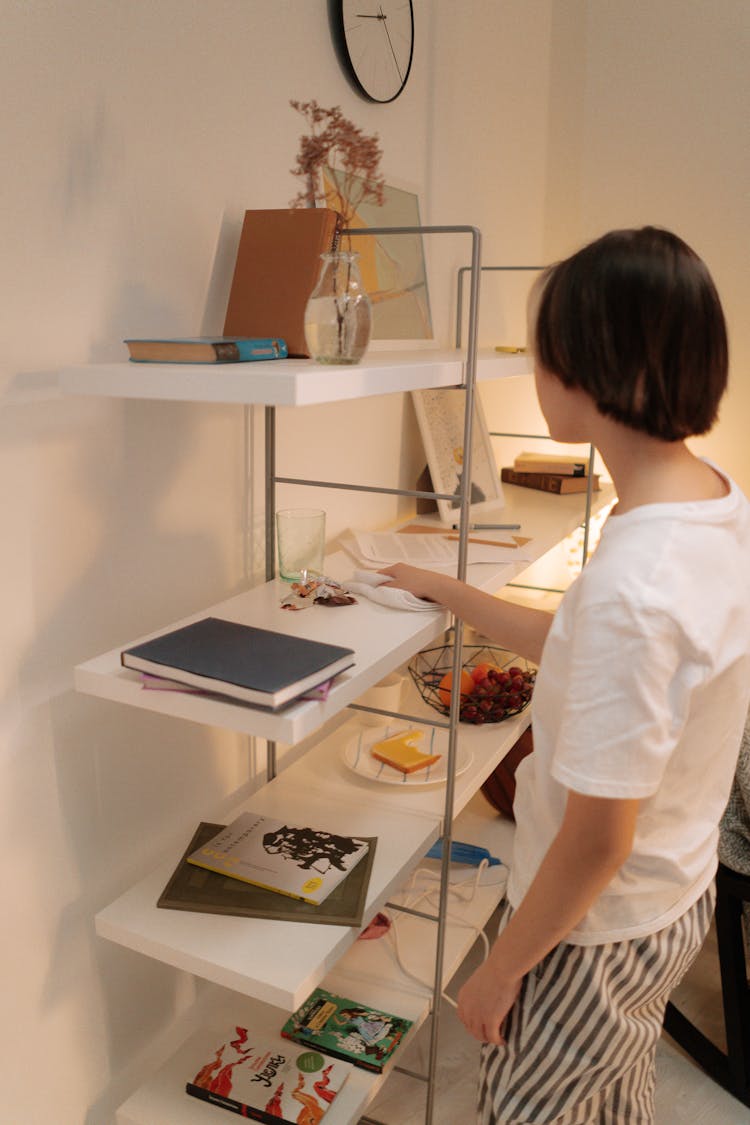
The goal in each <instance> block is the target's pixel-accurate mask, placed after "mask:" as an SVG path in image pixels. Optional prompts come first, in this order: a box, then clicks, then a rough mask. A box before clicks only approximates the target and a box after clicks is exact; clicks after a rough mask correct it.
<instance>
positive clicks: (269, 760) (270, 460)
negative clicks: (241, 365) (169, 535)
mask: <svg viewBox="0 0 750 1125" xmlns="http://www.w3.org/2000/svg"><path fill="white" fill-rule="evenodd" d="M264 444H265V469H266V500H265V503H266V507H265V520H266V582H273V579H274V577H275V575H276V546H275V541H274V530H275V528H274V525H275V523H276V407H275V406H267V407H266V410H265V443H264ZM275 777H276V743H275V741H273V740H272V739H268V740H267V741H266V780H267V781H273V779H274V778H275Z"/></svg>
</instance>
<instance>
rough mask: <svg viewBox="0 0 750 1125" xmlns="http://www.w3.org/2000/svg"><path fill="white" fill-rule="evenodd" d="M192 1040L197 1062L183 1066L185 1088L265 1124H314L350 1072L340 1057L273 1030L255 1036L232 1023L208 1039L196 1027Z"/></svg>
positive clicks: (233, 1111)
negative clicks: (220, 1036)
mask: <svg viewBox="0 0 750 1125" xmlns="http://www.w3.org/2000/svg"><path fill="white" fill-rule="evenodd" d="M198 1040H199V1037H198V1036H196V1050H195V1056H196V1058H197V1059H199V1060H200V1065H199V1069H198V1070H197V1072H192V1073H191V1072H189V1073H191V1078H190V1079H189V1080H188V1081H187V1082H186V1084H185V1090H186V1092H187V1093H188V1094H191V1095H192V1096H193V1097H194V1098H202V1099H203V1101H207V1102H210V1103H211V1104H212V1105H216V1106H221V1108H222V1109H228V1110H229V1111H230V1112H231V1113H236V1114H238V1115H239V1116H240V1117H244V1118H247V1119H249V1120H251V1121H264V1122H266V1125H299V1123H300V1122H306V1123H307V1125H317V1122H319V1121H321V1120H322V1119H323V1118H324V1117H325V1115H326V1113H327V1112H328V1110H329V1109H330V1107H331V1105H332V1104H333V1103H334V1101H335V1100H336V1096H337V1095H338V1093H339V1091H340V1089H341V1087H342V1086H343V1085H344V1083H345V1082H346V1080H347V1078H348V1077H349V1075H350V1073H351V1066H350V1065H349V1064H348V1063H346V1062H341V1061H339V1060H337V1059H330V1058H325V1057H324V1056H323V1055H321V1054H319V1053H318V1052H317V1051H309V1050H305V1049H303V1048H300V1047H298V1046H295V1045H294V1044H293V1043H290V1042H289V1041H288V1040H286V1039H282V1038H280V1037H278V1036H270V1037H269V1036H263V1037H260V1038H259V1037H258V1036H257V1035H256V1034H255V1033H254V1031H253V1029H252V1028H250V1027H239V1026H235V1027H234V1028H231V1029H230V1030H229V1033H228V1034H226V1035H225V1036H224V1038H223V1039H214V1040H213V1041H211V1042H209V1040H208V1034H207V1033H201V1035H200V1046H199V1045H198ZM204 1043H205V1045H204ZM199 1051H201V1053H200V1054H199V1053H198V1052H199Z"/></svg>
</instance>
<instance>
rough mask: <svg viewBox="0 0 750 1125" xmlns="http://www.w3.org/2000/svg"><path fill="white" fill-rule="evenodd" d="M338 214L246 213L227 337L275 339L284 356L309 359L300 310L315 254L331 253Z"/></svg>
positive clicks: (318, 210)
mask: <svg viewBox="0 0 750 1125" xmlns="http://www.w3.org/2000/svg"><path fill="white" fill-rule="evenodd" d="M339 229H340V216H339V215H338V214H337V212H336V211H333V210H331V209H330V208H328V207H309V208H300V209H295V208H280V209H277V210H267V211H255V210H252V211H246V212H245V218H244V221H243V224H242V233H241V234H240V241H239V246H238V248H237V261H236V264H235V268H234V276H233V278H232V286H231V289H230V292H229V301H228V303H227V312H226V318H225V320H224V333H225V335H227V336H279V337H281V339H282V340H285V341H286V344H287V348H288V351H289V355H290V356H302V357H307V356H309V352H308V349H307V344H306V342H305V306H306V305H307V301H308V298H309V296H310V294H311V293H312V291H313V289H314V288H315V286H316V284H317V281H318V276H319V274H320V270H321V266H322V262H321V259H320V255H321V254H324V253H326V252H327V251H330V250H335V249H336V246H337V243H338V237H339Z"/></svg>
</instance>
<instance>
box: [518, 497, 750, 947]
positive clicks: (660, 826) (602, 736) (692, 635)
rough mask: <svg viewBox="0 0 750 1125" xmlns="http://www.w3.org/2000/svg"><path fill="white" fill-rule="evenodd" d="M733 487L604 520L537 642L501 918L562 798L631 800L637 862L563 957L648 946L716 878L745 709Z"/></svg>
mask: <svg viewBox="0 0 750 1125" xmlns="http://www.w3.org/2000/svg"><path fill="white" fill-rule="evenodd" d="M728 484H729V486H730V491H729V493H728V494H727V495H726V496H724V497H721V498H719V499H717V500H707V501H695V502H689V503H674V504H671V503H668V504H664V503H662V504H648V505H643V506H642V507H640V508H636V509H633V510H631V511H629V512H626V513H625V514H624V515H621V516H618V515H612V516H610V517H609V519H608V520H607V522H606V524H605V525H604V528H603V531H602V535H601V539H600V542H599V546H598V548H597V550H596V552H595V553H594V555H593V557H592V558H591V560H590V561H589V563H588V565H587V566H586V567H585V568H584V570H583V572H582V573H581V575H580V576H579V577H578V579H577V580H576V581H575V582H574V583H573V585H572V586H571V587H570V589H569V590H568V592H567V593H566V595H565V597H564V598H563V599H562V602H561V604H560V607H559V609H558V611H557V613H556V615H555V618H554V621H553V624H552V628H551V629H550V632H549V634H548V637H547V641H546V643H545V646H544V652H543V654H542V659H541V663H540V668H539V674H538V678H537V682H536V686H535V689H534V719H533V726H534V753H533V754H531V755H529V756H528V757H527V758H525V759H524V761H523V762H522V763H521V765H520V766H519V768H518V773H517V790H516V798H515V803H514V812H515V817H516V825H517V827H516V835H515V843H514V854H513V863H512V867H511V874H510V879H509V883H508V897H509V899H510V902H511V905H512V906H514V907H518V905H519V903H520V901H521V899H522V898H523V896H524V895H525V893H526V891H527V890H528V888H529V886H530V884H531V882H532V880H533V878H534V875H535V874H536V871H537V869H538V867H539V864H540V863H541V860H542V858H543V857H544V854H545V853H546V851H547V849H548V848H549V846H550V844H551V843H552V840H553V839H554V837H555V835H556V833H557V831H558V829H559V828H560V825H561V823H562V819H563V813H564V810H565V803H566V799H567V792H568V790H569V789H572V790H575V791H576V792H578V793H584V794H587V795H589V796H597V797H619V798H630V797H635V798H639V799H640V801H641V804H640V809H639V813H638V818H637V825H636V831H635V840H634V844H633V850H632V854H631V855H630V857H629V858H628V860H627V861H626V862H625V864H624V865H623V867H622V868H621V869H620V871H618V873H617V874H616V875H615V877H614V879H613V880H612V882H611V883H610V884H609V886H608V887H607V888H606V890H605V891H604V892H603V894H602V895H600V897H599V898H598V899H597V900H596V901H595V902H594V903H593V905H592V906H591V908H590V909H589V911H588V913H587V914H586V916H585V917H584V918H583V919H582V921H581V922H580V923H579V925H578V926H577V927H576V928H575V929H574V930H573V931H572V932H571V933H570V934H569V935H568V937H567V939H566V940H567V941H569V942H570V943H572V944H575V945H596V944H601V943H604V942H608V941H619V940H623V939H626V938H633V937H639V936H641V935H644V934H649V933H654V932H656V931H657V930H660V929H662V928H663V927H664V926H667V925H668V924H669V923H670V922H672V921H674V920H675V919H676V918H679V917H680V915H681V914H683V913H684V912H685V911H686V910H687V909H688V908H689V907H690V906H691V905H692V904H693V903H694V902H695V901H696V900H697V899H698V898H700V896H701V894H702V893H703V892H704V890H705V889H706V887H707V886H708V885H709V884H710V882H711V880H712V878H713V876H714V874H715V871H716V863H717V859H716V852H717V843H718V824H719V821H720V820H721V816H722V813H723V811H724V807H725V805H726V803H727V798H728V796H729V791H730V788H731V783H732V777H733V774H734V770H735V766H736V762H737V755H738V751H739V746H740V740H741V737H742V729H743V726H744V722H745V717H746V713H747V708H748V700H749V699H750V503H748V500H747V498H746V497H745V496H744V495H743V494H742V493H741V492H740V490H739V489H738V488H737V486H736V485H735V484H734V483H733V482H731V481H728ZM571 876H572V877H573V878H575V872H571Z"/></svg>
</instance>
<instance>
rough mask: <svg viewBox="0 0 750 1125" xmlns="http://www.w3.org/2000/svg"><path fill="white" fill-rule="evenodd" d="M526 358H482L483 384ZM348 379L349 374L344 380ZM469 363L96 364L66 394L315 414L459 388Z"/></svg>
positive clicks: (525, 365)
mask: <svg viewBox="0 0 750 1125" xmlns="http://www.w3.org/2000/svg"><path fill="white" fill-rule="evenodd" d="M528 370H529V361H528V358H527V357H526V356H523V355H500V354H498V353H497V352H494V351H487V352H479V354H478V355H477V364H476V373H477V379H480V380H481V379H501V378H508V377H510V376H513V375H525V374H526V373H527V372H528ZM342 372H343V374H342ZM464 374H465V362H464V358H463V354H462V352H460V351H458V350H445V351H443V350H440V351H439V350H437V349H433V348H426V349H425V350H424V351H401V352H380V353H378V352H372V353H370V354H368V356H367V362H366V363H364V364H358V365H357V366H356V367H344V368H340V367H325V366H321V365H318V364H313V363H311V362H310V361H309V360H307V359H275V360H265V361H260V362H257V363H242V364H231V363H227V364H222V365H219V366H216V367H212V368H211V371H210V373H209V376H207V375H206V368H205V365H197V364H183V363H131V362H130V361H128V360H126V361H125V362H123V363H98V364H97V363H95V364H89V365H87V366H84V367H65V368H63V369H62V370H61V372H60V386H61V388H62V390H64V391H66V392H67V393H68V394H77V395H97V396H98V397H102V396H104V397H105V398H138V399H166V400H169V401H172V402H213V403H253V404H255V405H262V406H312V405H314V404H315V403H323V402H344V401H346V400H348V399H355V398H367V397H369V396H371V395H386V394H394V393H396V392H398V391H419V390H424V389H425V388H427V387H455V386H458V385H459V384H461V383H462V382H463V379H464Z"/></svg>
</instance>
